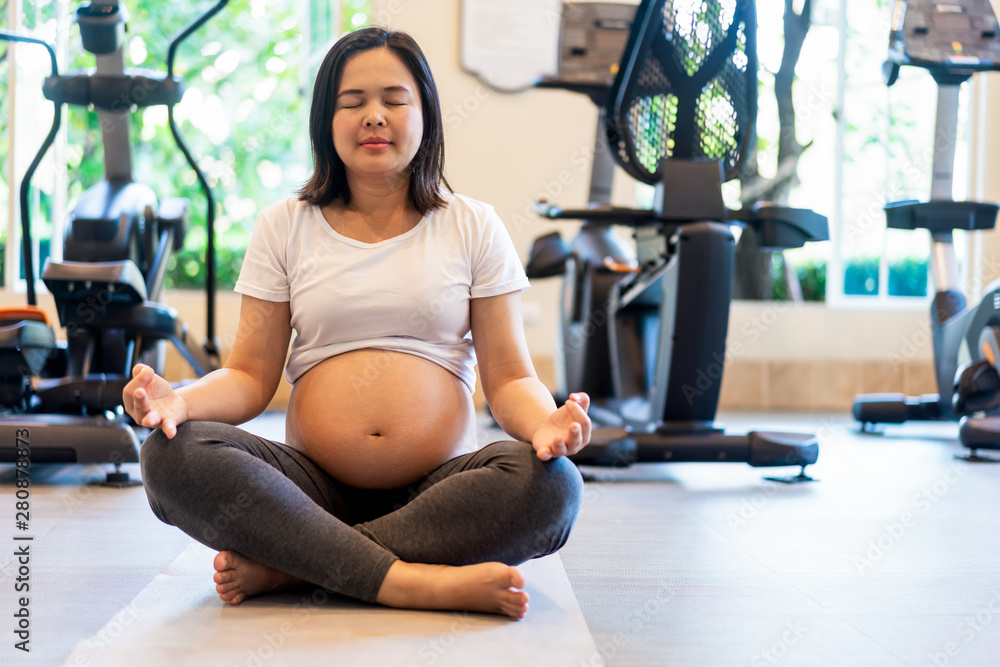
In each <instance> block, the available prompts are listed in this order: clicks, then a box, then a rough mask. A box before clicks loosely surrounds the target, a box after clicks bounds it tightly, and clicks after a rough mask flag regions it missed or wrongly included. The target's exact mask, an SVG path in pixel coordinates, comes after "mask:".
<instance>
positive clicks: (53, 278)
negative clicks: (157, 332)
mask: <svg viewBox="0 0 1000 667" xmlns="http://www.w3.org/2000/svg"><path fill="white" fill-rule="evenodd" d="M42 280H43V281H44V282H45V286H46V287H48V288H49V291H50V292H52V295H53V296H54V297H55V298H56V301H57V302H59V301H60V300H64V301H73V302H79V301H87V300H88V299H95V300H96V302H97V303H99V304H101V305H106V304H109V303H123V304H140V303H142V302H143V301H145V300H146V298H147V295H146V280H145V279H144V278H143V277H142V272H141V271H139V267H137V266H136V265H135V263H134V262H132V261H131V260H127V259H126V260H121V261H117V262H53V261H51V260H49V261H47V262H46V263H45V268H44V269H43V270H42Z"/></svg>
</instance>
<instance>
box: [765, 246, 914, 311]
mask: <svg viewBox="0 0 1000 667" xmlns="http://www.w3.org/2000/svg"><path fill="white" fill-rule="evenodd" d="M783 271H784V267H783V266H782V264H781V257H780V253H776V255H775V261H774V264H773V268H772V278H773V281H772V285H773V290H774V291H773V295H772V298H773V299H774V300H775V301H788V300H790V298H791V297H790V295H789V293H788V283H787V282H786V281H785V280H784V275H783ZM927 271H928V260H927V258H926V257H906V258H904V259H902V260H899V261H894V262H890V263H889V295H890V296H910V297H922V296H927ZM795 272H796V275H798V278H799V284H800V286H801V289H802V298H803V300H805V301H824V300H825V295H826V261H825V260H823V259H818V258H808V259H805V260H802V261H797V262H796V263H795ZM878 287H879V258H878V257H852V258H849V259H847V260H845V262H844V294H845V295H847V296H874V295H875V294H878Z"/></svg>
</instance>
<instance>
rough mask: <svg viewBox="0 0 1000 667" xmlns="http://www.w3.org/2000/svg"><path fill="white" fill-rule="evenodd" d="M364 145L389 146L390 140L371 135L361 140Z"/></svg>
mask: <svg viewBox="0 0 1000 667" xmlns="http://www.w3.org/2000/svg"><path fill="white" fill-rule="evenodd" d="M361 145H362V146H388V145H389V140H388V139H383V138H382V137H371V138H369V139H365V140H364V141H362V142H361Z"/></svg>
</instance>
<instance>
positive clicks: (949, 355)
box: [853, 0, 1000, 458]
mask: <svg viewBox="0 0 1000 667" xmlns="http://www.w3.org/2000/svg"><path fill="white" fill-rule="evenodd" d="M891 30H892V32H891V35H890V41H889V60H888V61H887V62H886V65H885V68H884V74H885V80H886V84H887V85H890V86H891V85H892V84H893V83H894V82H895V81H896V78H897V76H898V73H899V68H900V67H907V66H912V67H921V68H924V69H926V70H927V71H928V72H929V73H930V74H931V76H932V77H934V81H935V82H936V83H937V86H938V97H937V117H936V120H935V128H934V137H935V141H934V162H933V177H932V181H931V197H930V201H928V202H915V201H903V202H896V203H892V204H888V205H887V206H886V207H885V212H886V225H887V226H888V227H890V228H893V229H909V230H916V229H926V230H928V231H930V233H931V242H932V250H931V260H930V261H931V269H932V272H933V276H934V285H935V289H936V292H935V294H934V300H933V302H932V303H931V313H930V315H931V334H932V339H933V343H934V373H935V378H936V381H937V388H938V393H937V394H928V395H925V396H904V395H903V394H891V393H890V394H866V395H861V396H858V397H857V398H856V399H855V401H854V410H853V412H854V418H855V419H857V420H858V421H859V422H860V423H861V427H862V430H871V429H872V428H873V427H874V425H876V424H901V423H903V422H907V421H917V420H952V421H954V420H961V421H962V425H961V427H960V439H961V441H962V443H963V444H964V445H965V446H966V447H970V448H971V449H972V450H973V452H972V457H973V458H979V457H978V455H977V452H976V450H977V449H1000V419H998V418H995V417H991V418H988V419H981V418H979V419H977V418H972V417H973V416H974V415H977V414H986V415H1000V373H998V371H997V366H996V365H997V361H998V360H1000V315H998V312H1000V281H995V282H994V283H992V284H991V285H990V286H989V287H988V288H987V290H986V295H985V296H984V297H983V299H982V300H981V301H980V302H979V303H978V304H975V305H973V306H969V305H967V303H966V298H965V294H964V292H963V290H962V287H961V283H960V282H959V277H958V269H957V260H956V256H955V246H954V242H953V238H952V232H953V230H955V229H962V230H966V231H975V230H985V229H992V228H993V227H994V226H995V225H996V218H997V210H998V207H997V205H996V204H991V203H983V202H972V201H953V200H952V198H951V192H952V171H953V167H954V162H955V137H956V135H957V128H958V96H959V89H960V88H961V86H962V84H963V83H964V82H965V81H966V80H968V79H969V77H971V76H972V75H973V74H974V73H976V72H984V71H996V70H1000V29H998V24H997V19H996V16H995V15H994V13H993V10H992V8H991V6H990V3H989V0H955V1H954V2H949V3H948V4H942V3H938V2H932V1H931V0H908V1H904V0H897V2H896V5H895V8H894V11H893V16H892V28H891Z"/></svg>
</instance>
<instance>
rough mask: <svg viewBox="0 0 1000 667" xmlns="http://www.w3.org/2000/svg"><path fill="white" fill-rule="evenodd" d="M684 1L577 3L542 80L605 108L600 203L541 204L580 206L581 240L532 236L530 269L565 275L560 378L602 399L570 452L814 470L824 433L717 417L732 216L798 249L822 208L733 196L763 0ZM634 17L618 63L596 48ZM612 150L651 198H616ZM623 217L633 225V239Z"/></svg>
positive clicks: (812, 232) (594, 181) (819, 232)
mask: <svg viewBox="0 0 1000 667" xmlns="http://www.w3.org/2000/svg"><path fill="white" fill-rule="evenodd" d="M685 4H686V3H684V2H676V1H675V2H667V1H666V0H643V2H642V3H641V4H640V5H639V7H638V9H635V10H633V8H632V7H627V8H625V7H623V6H622V5H613V4H609V3H586V4H584V3H580V4H578V5H575V4H567V5H566V6H565V7H564V12H563V26H562V37H561V44H560V54H561V55H560V59H561V65H560V74H559V76H557V77H556V78H555V79H551V80H547V81H543V82H542V83H541V84H540V85H541V86H544V87H554V88H563V89H568V90H571V91H576V92H581V93H584V94H587V95H588V96H589V97H590V98H591V99H592V100H593V101H594V103H595V104H597V106H598V108H599V109H600V110H601V117H600V120H599V124H598V136H597V139H596V142H595V150H594V166H593V171H592V176H591V185H590V196H591V206H590V208H587V209H577V210H564V209H561V208H559V207H557V206H554V205H550V204H549V203H547V202H540V203H539V206H538V210H539V213H540V214H541V215H542V216H544V217H546V218H549V219H554V220H563V219H573V220H582V221H583V224H582V226H581V228H580V231H579V234H578V235H577V237H576V239H574V241H573V243H572V245H571V244H569V243H567V242H566V241H565V240H563V239H562V237H561V235H560V234H558V233H552V234H548V235H545V236H542V237H540V238H538V239H536V240H535V242H534V245H533V247H532V249H531V254H530V259H529V262H528V267H527V273H528V276H529V277H531V278H543V277H548V276H557V275H559V276H562V277H563V299H562V312H561V323H560V333H561V341H560V342H561V350H559V354H561V356H562V358H561V360H560V361H561V372H562V374H563V376H564V377H562V378H561V379H560V385H561V388H562V389H566V388H570V389H572V390H574V391H575V390H581V391H586V392H587V393H588V394H590V396H591V398H592V404H591V406H592V407H591V417H592V419H593V420H594V422H595V429H594V431H593V435H592V438H591V443H590V444H589V445H588V446H587V447H585V448H584V449H583V450H581V451H580V452H579V453H578V454H576V455H574V456H572V457H571V459H572V460H574V462H576V463H578V464H593V465H615V466H622V465H630V464H632V463H636V462H665V461H704V462H710V461H729V462H746V463H749V464H750V465H752V466H800V467H801V468H802V472H801V473H800V474H799V475H798V476H797V477H794V478H792V479H793V480H798V481H805V480H808V479H809V478H808V477H807V476H806V475H805V474H804V470H805V466H807V465H809V464H812V463H815V462H816V459H817V456H818V451H819V447H818V443H817V441H816V438H815V437H814V436H813V435H811V434H805V433H765V432H759V431H752V432H750V433H747V434H729V433H726V432H725V431H724V430H723V429H722V428H721V427H720V426H719V425H717V424H716V423H715V414H716V408H717V406H718V399H719V390H720V387H721V380H722V372H723V367H724V364H725V361H726V335H727V329H728V321H729V304H730V301H731V298H732V289H733V265H734V246H735V243H734V238H733V233H732V230H731V229H730V224H742V225H743V226H744V233H748V234H751V233H752V234H754V235H756V237H757V244H758V246H760V247H762V248H792V247H797V246H801V245H802V244H803V243H805V242H808V241H819V240H826V239H827V238H828V230H827V221H826V218H825V217H823V216H821V215H819V214H816V213H814V212H812V211H807V210H802V209H791V208H787V207H783V206H774V205H770V204H754V205H752V206H749V207H746V208H744V209H743V210H741V211H731V210H729V209H727V208H726V206H725V205H724V203H723V200H722V184H723V183H724V182H725V181H727V180H730V179H732V178H734V177H735V176H737V175H738V173H739V172H740V169H741V168H742V165H743V162H744V160H745V159H746V157H747V155H748V152H749V148H750V146H751V145H752V142H753V139H754V130H755V122H756V112H757V56H756V27H757V25H756V15H755V8H754V3H753V2H752V0H738V1H737V2H733V3H724V2H720V1H719V0H709V2H708V5H707V6H705V5H704V3H701V2H699V3H698V4H699V7H700V8H699V9H698V11H694V12H691V11H687V10H688V9H690V8H687V7H685ZM633 11H634V16H629V14H630V13H631V12H633ZM629 26H630V27H629ZM626 29H628V30H630V32H629V36H628V40H627V44H626V45H625V48H624V52H623V53H622V54H621V56H620V58H619V59H618V60H611V61H610V62H609V58H608V53H606V52H602V51H601V49H607V47H608V45H609V44H611V43H614V41H615V40H616V39H617V40H621V31H622V30H626ZM594 32H603V33H604V34H601V35H596V34H593V33H594ZM588 33H589V36H588ZM590 45H598V51H597V52H596V53H595V52H594V51H593V50H592V49H590V48H588V47H589V46H590ZM612 79H613V82H612ZM614 162H617V163H618V164H619V165H620V166H621V167H622V168H623V169H625V170H626V171H627V172H628V173H629V175H631V176H632V177H633V178H636V179H637V180H639V181H641V182H644V183H648V184H650V185H653V186H654V187H655V202H654V208H653V209H652V210H641V209H640V210H637V209H628V208H620V207H614V206H610V205H609V204H608V201H609V199H610V192H611V179H612V176H613V167H614ZM614 225H619V226H628V227H631V228H633V230H634V231H633V234H634V238H635V245H636V250H635V251H633V250H632V249H631V248H629V247H628V246H627V245H626V244H624V243H622V242H621V241H620V240H618V239H617V238H616V237H615V235H614V233H613V231H612V229H611V228H612V226H614ZM783 481H786V480H783Z"/></svg>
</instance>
